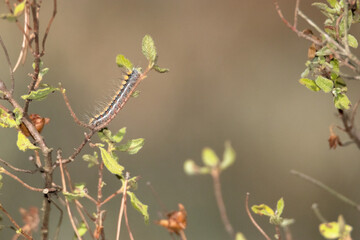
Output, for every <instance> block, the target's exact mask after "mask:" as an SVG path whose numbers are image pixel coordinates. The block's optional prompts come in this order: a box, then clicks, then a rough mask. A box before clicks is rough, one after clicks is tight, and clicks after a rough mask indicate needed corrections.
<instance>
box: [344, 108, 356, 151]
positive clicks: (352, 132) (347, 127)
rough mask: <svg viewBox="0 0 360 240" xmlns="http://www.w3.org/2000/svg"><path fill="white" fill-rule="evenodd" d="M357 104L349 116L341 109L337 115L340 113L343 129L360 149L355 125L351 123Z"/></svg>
mask: <svg viewBox="0 0 360 240" xmlns="http://www.w3.org/2000/svg"><path fill="white" fill-rule="evenodd" d="M358 105H359V104H355V106H354V108H353V112H352V115H351V116H350V117H349V115H348V113H347V112H345V111H343V110H341V109H339V115H340V118H341V120H342V122H343V125H344V131H345V132H346V133H347V135H348V136H349V138H350V139H351V140H353V141H354V143H355V144H356V146H357V147H358V148H359V149H360V137H359V135H358V132H357V130H356V128H355V126H354V125H353V123H354V118H355V114H356V109H357V107H358Z"/></svg>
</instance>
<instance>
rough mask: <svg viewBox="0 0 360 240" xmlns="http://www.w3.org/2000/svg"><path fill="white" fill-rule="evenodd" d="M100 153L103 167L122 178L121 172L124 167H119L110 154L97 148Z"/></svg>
mask: <svg viewBox="0 0 360 240" xmlns="http://www.w3.org/2000/svg"><path fill="white" fill-rule="evenodd" d="M99 148H100V152H101V158H102V160H103V162H104V165H105V167H106V168H107V169H108V170H109V171H110V172H111V173H112V174H115V175H118V176H119V177H123V175H122V172H123V170H124V167H123V166H121V165H120V164H119V163H118V162H117V160H116V158H114V156H113V155H112V154H110V153H108V152H107V151H106V150H105V149H104V148H102V147H99Z"/></svg>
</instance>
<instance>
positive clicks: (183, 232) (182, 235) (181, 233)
mask: <svg viewBox="0 0 360 240" xmlns="http://www.w3.org/2000/svg"><path fill="white" fill-rule="evenodd" d="M179 234H180V237H181V240H186V239H187V238H186V235H185V231H184V230H180V231H179Z"/></svg>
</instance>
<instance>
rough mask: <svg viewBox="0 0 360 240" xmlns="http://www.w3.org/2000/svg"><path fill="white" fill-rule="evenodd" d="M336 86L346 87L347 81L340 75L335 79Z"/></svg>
mask: <svg viewBox="0 0 360 240" xmlns="http://www.w3.org/2000/svg"><path fill="white" fill-rule="evenodd" d="M334 82H335V88H344V87H346V83H345V81H344V79H342V78H340V77H338V78H336V79H335V81H334Z"/></svg>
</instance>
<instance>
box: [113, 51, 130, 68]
mask: <svg viewBox="0 0 360 240" xmlns="http://www.w3.org/2000/svg"><path fill="white" fill-rule="evenodd" d="M116 64H117V65H118V66H119V67H125V68H126V69H127V70H132V69H133V64H132V63H131V61H130V60H129V59H127V58H126V57H125V56H124V55H122V54H119V55H117V56H116Z"/></svg>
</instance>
